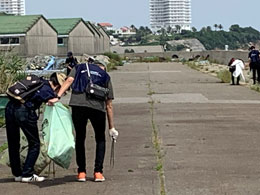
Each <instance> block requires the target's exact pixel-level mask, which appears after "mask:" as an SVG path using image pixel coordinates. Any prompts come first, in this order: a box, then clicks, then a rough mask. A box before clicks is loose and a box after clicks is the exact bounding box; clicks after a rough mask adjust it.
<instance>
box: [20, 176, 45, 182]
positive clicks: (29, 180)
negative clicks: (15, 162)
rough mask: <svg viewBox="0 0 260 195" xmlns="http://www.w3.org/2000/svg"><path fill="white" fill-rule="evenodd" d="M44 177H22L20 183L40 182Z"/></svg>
mask: <svg viewBox="0 0 260 195" xmlns="http://www.w3.org/2000/svg"><path fill="white" fill-rule="evenodd" d="M44 180H45V178H44V177H40V176H38V175H35V174H33V175H32V176H31V177H22V182H24V183H30V182H41V181H44Z"/></svg>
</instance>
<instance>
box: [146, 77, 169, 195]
mask: <svg viewBox="0 0 260 195" xmlns="http://www.w3.org/2000/svg"><path fill="white" fill-rule="evenodd" d="M148 89H149V92H148V94H151V95H150V99H151V100H150V101H149V104H150V112H151V124H152V132H153V136H152V137H153V140H152V141H153V147H154V149H155V152H156V157H157V165H156V171H157V172H158V173H159V179H160V194H161V195H165V194H166V190H165V179H164V178H165V177H164V170H163V155H162V153H161V146H160V141H159V136H158V129H157V127H156V124H155V122H154V103H155V102H154V100H153V99H152V89H151V80H150V79H149V84H148Z"/></svg>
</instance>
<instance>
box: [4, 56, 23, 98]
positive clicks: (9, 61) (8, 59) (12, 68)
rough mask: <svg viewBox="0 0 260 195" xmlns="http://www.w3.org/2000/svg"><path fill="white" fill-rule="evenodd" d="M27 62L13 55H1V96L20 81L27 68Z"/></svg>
mask: <svg viewBox="0 0 260 195" xmlns="http://www.w3.org/2000/svg"><path fill="white" fill-rule="evenodd" d="M25 64H26V62H25V60H24V59H22V58H21V57H19V56H17V55H15V54H13V53H11V52H6V53H0V94H3V93H5V92H6V90H7V88H8V87H9V86H10V85H11V84H13V83H14V82H15V81H16V80H18V79H20V78H21V76H22V74H21V73H19V71H22V69H23V67H25Z"/></svg>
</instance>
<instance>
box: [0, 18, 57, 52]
mask: <svg viewBox="0 0 260 195" xmlns="http://www.w3.org/2000/svg"><path fill="white" fill-rule="evenodd" d="M10 50H12V51H13V52H16V53H17V54H18V55H21V56H35V55H40V54H44V55H56V54H57V31H56V30H55V28H53V26H52V25H51V24H50V23H49V22H48V21H47V20H46V19H45V18H44V17H43V16H42V15H26V16H13V15H1V16H0V51H10Z"/></svg>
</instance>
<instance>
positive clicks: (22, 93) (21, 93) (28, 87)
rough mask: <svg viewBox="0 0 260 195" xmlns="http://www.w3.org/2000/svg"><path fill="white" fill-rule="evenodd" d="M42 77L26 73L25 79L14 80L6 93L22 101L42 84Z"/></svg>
mask: <svg viewBox="0 0 260 195" xmlns="http://www.w3.org/2000/svg"><path fill="white" fill-rule="evenodd" d="M43 84H44V83H43V79H42V78H41V77H38V76H36V75H28V76H26V78H25V79H22V80H20V81H17V82H15V83H14V84H13V85H12V86H11V87H9V88H8V89H7V91H6V94H7V95H8V96H9V97H11V98H14V99H16V100H19V101H20V102H21V103H24V102H25V101H26V100H27V99H28V98H29V97H30V96H31V95H32V94H33V93H34V92H35V91H36V90H38V89H39V88H41V87H42V86H43Z"/></svg>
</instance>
